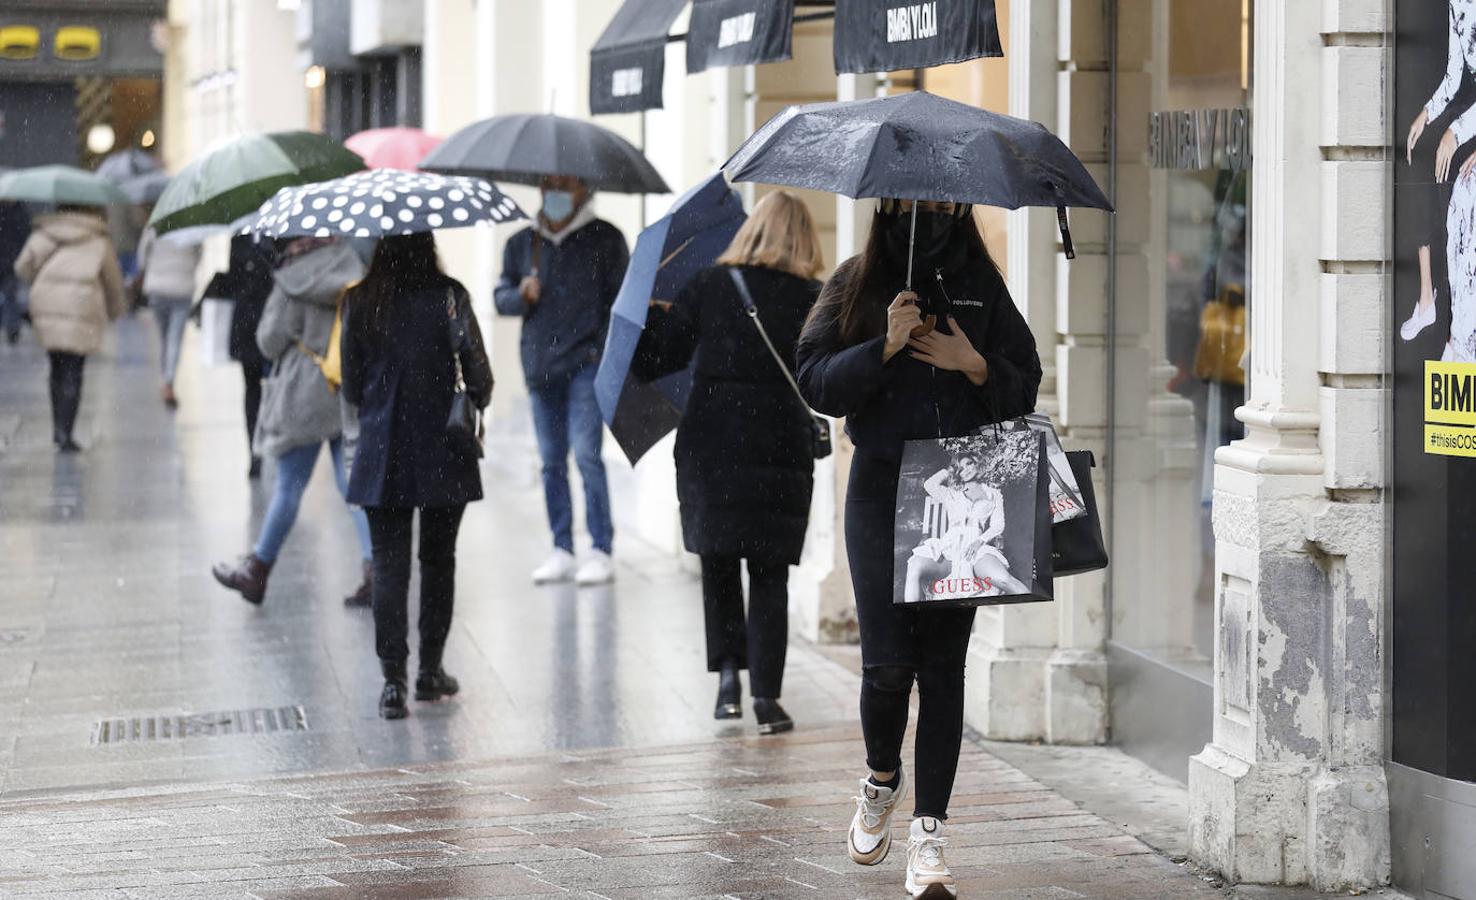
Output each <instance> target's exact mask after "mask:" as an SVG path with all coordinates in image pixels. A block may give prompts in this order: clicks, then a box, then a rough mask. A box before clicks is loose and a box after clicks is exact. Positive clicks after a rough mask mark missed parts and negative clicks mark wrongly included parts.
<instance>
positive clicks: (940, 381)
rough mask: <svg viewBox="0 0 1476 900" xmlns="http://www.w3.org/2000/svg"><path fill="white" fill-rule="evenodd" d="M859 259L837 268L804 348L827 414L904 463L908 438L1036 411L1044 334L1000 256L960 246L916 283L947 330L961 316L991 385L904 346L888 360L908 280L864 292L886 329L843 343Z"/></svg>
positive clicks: (803, 375) (808, 374) (875, 450)
mask: <svg viewBox="0 0 1476 900" xmlns="http://www.w3.org/2000/svg"><path fill="white" fill-rule="evenodd" d="M859 263H860V259H859V257H852V258H851V259H849V260H847V261H845V262H844V263H842V264H841V265H840V267H839V268H837V269H836V271H835V274H834V275H832V276H831V278H830V281H828V282H827V283H826V285H825V287H824V289H823V290H822V291H821V294H820V300H819V303H817V304H816V314H815V316H814V317H813V318H812V319H811V320H810V322H809V323H807V324H806V326H805V330H804V332H803V333H802V334H801V335H800V341H799V346H798V348H797V349H796V361H797V363H798V368H799V384H800V390H801V391H802V392H803V393H804V395H805V399H806V400H808V401H809V403H810V405H811V406H812V407H814V408H815V409H816V410H819V411H820V412H822V413H825V414H827V415H831V416H845V417H846V433H847V434H848V435H850V437H851V440H852V441H854V442H855V444H856V447H857V448H858V449H859V450H861V451H863V452H865V453H868V454H871V455H874V456H878V457H881V458H884V459H887V460H889V461H894V462H900V460H901V458H902V448H903V444H904V443H905V442H906V441H909V440H921V439H925V438H936V437H956V436H959V435H965V434H969V433H970V432H972V431H975V430H976V429H978V428H979V426H981V425H985V424H988V423H990V422H997V421H1005V420H1007V419H1013V418H1016V417H1019V416H1023V415H1025V414H1026V413H1030V412H1033V411H1034V410H1035V399H1036V393H1037V391H1039V389H1040V378H1041V372H1040V357H1039V356H1038V355H1037V354H1036V349H1035V338H1034V336H1033V335H1032V334H1031V333H1030V326H1029V325H1028V324H1026V322H1025V319H1024V317H1023V316H1021V315H1020V311H1019V310H1018V309H1016V307H1015V304H1014V301H1013V300H1012V299H1011V298H1010V294H1009V290H1008V289H1007V288H1006V287H1005V283H1004V279H1003V278H1002V277H1001V276H1000V274H999V271H998V270H997V269H996V268H995V267H994V265H993V264H992V263H990V262H989V261H988V260H987V259H982V258H978V257H973V256H969V255H967V254H964V253H961V252H958V253H953V254H951V255H950V257H949V258H948V260H947V262H945V263H944V264H942V265H941V266H939V265H937V264H935V263H932V262H930V261H927V260H925V259H920V260H919V264H918V270H917V272H916V274H915V276H914V287H913V289H914V290H915V291H916V292H917V294H918V295H919V297H920V304H919V305H920V306H921V307H922V310H923V312H924V314H925V315H926V314H934V315H937V316H938V328H939V329H940V330H943V331H947V330H948V325H947V317H948V316H950V315H951V316H953V317H954V319H955V320H956V321H957V322H958V324H959V326H960V327H961V328H962V329H963V331H964V333H965V334H966V335H967V336H968V338H969V340H970V341H971V342H972V343H973V345H974V347H975V348H976V349H977V350H978V351H979V353H980V354H981V355H982V356H983V357H984V360H985V361H986V362H987V363H988V364H989V378H988V380H987V381H986V382H985V383H984V385H983V386H982V387H981V386H977V385H975V384H974V383H973V382H971V381H969V379H968V376H966V375H964V374H963V373H961V372H947V371H943V370H934V368H933V367H932V366H930V365H928V364H927V363H924V362H920V361H918V360H917V359H915V358H913V356H912V352H911V350H909V349H908V348H905V347H904V348H903V349H902V350H901V351H900V352H898V353H897V354H896V355H895V356H893V357H892V358H891V359H890V360H888V361H887V362H885V363H883V362H882V350H883V347H884V345H885V343H886V334H885V327H886V325H885V323H886V308H887V306H888V305H890V303H891V301H892V298H893V297H895V296H896V294H897V293H898V292H899V291H901V290H902V288H903V285H902V283H901V279H897V282H898V283H897V284H895V285H877V286H874V287H873V289H872V290H870V291H869V292H868V293H867V294H866V295H864V296H863V298H862V301H861V302H863V303H865V304H867V316H868V320H869V321H870V322H871V323H872V324H873V328H872V329H871V330H872V332H873V333H875V332H876V331H877V330H878V328H879V329H880V332H881V333H879V334H877V336H876V337H873V338H871V339H869V340H865V341H862V342H861V343H859V344H854V345H852V346H846V345H845V344H844V342H843V338H842V336H841V325H840V310H841V304H840V298H841V297H843V296H844V295H845V292H846V288H847V286H848V285H849V283H850V280H851V279H852V278H853V277H855V275H856V271H857V268H858V266H859ZM879 280H890V278H884V279H879ZM872 307H875V309H872Z"/></svg>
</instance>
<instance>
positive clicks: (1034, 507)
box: [892, 428, 1054, 608]
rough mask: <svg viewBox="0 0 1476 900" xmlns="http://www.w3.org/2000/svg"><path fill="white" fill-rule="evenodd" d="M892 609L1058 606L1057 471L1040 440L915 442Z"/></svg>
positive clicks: (1001, 434)
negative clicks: (1053, 495) (1054, 569)
mask: <svg viewBox="0 0 1476 900" xmlns="http://www.w3.org/2000/svg"><path fill="white" fill-rule="evenodd" d="M894 534H895V537H894V542H893V553H894V555H895V567H894V570H893V571H894V576H893V577H894V579H895V580H894V584H893V588H894V590H893V598H892V602H893V603H905V604H919V605H922V606H930V607H936V608H944V607H957V606H992V605H996V604H1003V603H1029V602H1034V601H1042V600H1052V599H1054V593H1053V590H1052V585H1051V509H1050V471H1049V463H1048V462H1047V458H1046V445H1045V438H1044V436H1042V435H1041V434H1040V433H1039V432H1038V431H1034V430H1031V429H1021V430H1017V431H1006V430H1002V429H1001V430H998V431H996V430H995V429H992V428H991V429H987V430H986V431H985V433H983V434H976V435H969V436H967V437H956V438H938V439H935V440H924V441H908V442H907V446H906V449H905V450H904V452H903V456H902V471H901V478H900V480H899V481H898V484H897V516H896V524H895V532H894Z"/></svg>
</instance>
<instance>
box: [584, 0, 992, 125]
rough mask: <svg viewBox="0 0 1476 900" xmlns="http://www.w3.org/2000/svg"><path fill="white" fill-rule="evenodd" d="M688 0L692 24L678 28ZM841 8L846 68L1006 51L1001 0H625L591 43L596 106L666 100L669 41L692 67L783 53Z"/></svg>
mask: <svg viewBox="0 0 1476 900" xmlns="http://www.w3.org/2000/svg"><path fill="white" fill-rule="evenodd" d="M688 3H691V4H692V16H691V24H690V27H689V28H688V32H687V34H684V35H669V32H670V31H671V27H672V25H673V24H674V23H675V22H676V20H677V18H678V17H679V16H680V15H681V13H682V10H683V9H685V8H686V6H687V4H688ZM796 6H805V7H819V8H821V9H820V11H811V12H809V13H807V14H803V15H797V14H796V12H795V7H796ZM831 17H834V18H835V70H836V71H837V72H840V73H859V72H894V71H897V70H899V69H921V68H927V67H929V66H938V65H943V64H945V63H955V62H963V61H964V60H969V59H976V58H978V57H981V56H1003V55H1004V51H1003V49H1002V48H1001V46H1000V41H999V24H998V22H997V21H996V16H995V9H994V0H921V2H909V0H625V3H624V5H622V6H621V7H620V10H619V11H618V12H616V14H615V18H614V19H612V20H611V22H610V25H609V27H607V28H606V29H605V33H604V34H602V35H600V39H599V40H598V41H597V42H595V46H594V50H593V51H591V53H590V74H589V78H590V84H589V105H590V110H591V111H592V112H595V113H613V112H638V111H640V110H644V109H660V108H661V86H662V81H663V79H664V78H665V75H666V49H665V48H666V45H667V44H668V43H671V42H674V41H681V40H685V41H686V42H687V71H688V72H689V73H691V72H701V71H703V70H705V69H711V68H716V67H720V66H724V67H726V66H745V65H753V64H757V63H767V62H779V61H781V60H786V59H789V58H790V57H791V56H792V55H793V45H794V25H795V23H796V22H802V21H809V20H813V19H822V18H831Z"/></svg>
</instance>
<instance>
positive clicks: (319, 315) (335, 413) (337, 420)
mask: <svg viewBox="0 0 1476 900" xmlns="http://www.w3.org/2000/svg"><path fill="white" fill-rule="evenodd" d="M363 276H364V263H363V261H362V260H360V259H359V256H358V254H356V253H354V251H353V248H352V247H350V246H349V245H347V244H333V245H330V246H327V247H322V248H320V249H318V250H314V251H312V252H310V253H307V254H304V255H303V256H300V257H298V258H297V259H294V260H293V261H291V262H289V263H288V264H287V265H285V266H283V267H282V268H280V269H278V270H277V272H276V275H275V280H276V284H275V285H274V286H273V288H272V294H271V296H270V297H268V298H267V303H266V310H265V311H264V312H263V313H262V315H261V324H260V325H258V326H257V328H256V343H257V345H258V346H259V347H260V348H261V352H262V354H263V355H265V356H266V358H267V359H268V360H269V361H270V362H271V364H272V377H271V378H269V379H267V381H266V382H265V384H263V385H262V399H261V412H260V414H259V418H258V420H257V424H256V439H255V446H256V452H257V453H260V454H263V455H267V456H281V455H282V454H283V453H286V452H287V451H288V450H291V449H293V448H295V447H301V446H305V445H308V444H317V443H321V442H322V441H329V440H333V439H334V438H337V437H339V436H341V435H342V434H343V413H342V409H341V407H340V401H339V398H338V396H337V395H336V394H335V393H334V392H333V391H332V389H330V388H329V387H328V382H327V380H326V379H324V378H323V372H322V370H321V369H319V368H318V363H317V361H316V360H314V359H313V357H312V356H310V355H308V353H307V351H306V350H304V349H303V346H306V348H307V349H308V350H311V351H312V352H313V353H316V354H318V355H319V356H322V355H324V354H326V353H327V352H328V339H329V336H330V335H331V334H332V333H333V317H334V314H335V312H336V310H337V307H338V298H339V296H340V295H341V294H342V293H343V289H344V288H345V287H347V286H348V285H349V284H351V283H353V282H355V281H357V280H359V279H360V278H362V277H363ZM299 343H301V345H303V346H299Z"/></svg>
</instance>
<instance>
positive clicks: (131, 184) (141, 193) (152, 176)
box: [118, 172, 170, 204]
mask: <svg viewBox="0 0 1476 900" xmlns="http://www.w3.org/2000/svg"><path fill="white" fill-rule="evenodd" d="M169 177H170V176H169V173H168V172H149V173H147V174H145V175H135V176H134V177H132V178H129V179H128V180H126V181H124V182H122V183H121V184H119V185H118V187H120V188H122V189H123V193H125V194H127V195H128V198H129V199H130V200H132V201H133V202H134V203H143V204H149V203H157V202H159V198H160V197H161V196H163V195H164V188H166V187H168V186H169Z"/></svg>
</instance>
